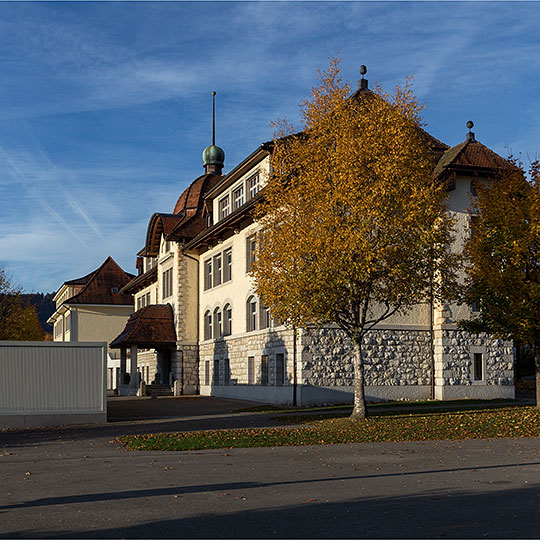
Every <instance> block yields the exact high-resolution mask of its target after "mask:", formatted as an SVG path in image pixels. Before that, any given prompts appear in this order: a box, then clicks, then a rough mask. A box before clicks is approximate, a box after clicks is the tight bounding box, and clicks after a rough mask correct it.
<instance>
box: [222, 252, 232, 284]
mask: <svg viewBox="0 0 540 540" xmlns="http://www.w3.org/2000/svg"><path fill="white" fill-rule="evenodd" d="M222 265H223V283H225V282H227V281H231V279H232V247H230V248H227V249H226V250H224V251H223V262H222Z"/></svg>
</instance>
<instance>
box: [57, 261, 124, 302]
mask: <svg viewBox="0 0 540 540" xmlns="http://www.w3.org/2000/svg"><path fill="white" fill-rule="evenodd" d="M87 277H89V279H88V281H87V282H86V284H85V285H84V287H83V288H82V289H81V290H80V291H79V292H78V293H77V294H76V295H75V296H72V297H71V298H68V299H67V300H66V301H65V302H64V304H106V305H118V306H131V305H133V298H132V297H131V295H128V294H122V293H120V292H119V291H120V289H121V288H122V287H123V286H124V285H126V284H127V283H128V282H129V281H130V280H131V279H132V278H133V277H134V276H133V274H128V273H127V272H124V270H122V268H120V266H118V264H117V263H116V261H115V260H114V259H113V258H112V257H107V259H106V260H105V262H104V263H103V264H102V265H101V266H100V267H99V268H98V269H97V270H94V272H91V273H90V274H88V276H85V278H87ZM85 278H79V279H85ZM73 281H77V280H73ZM66 283H69V282H66ZM115 290H116V291H117V292H114V291H115Z"/></svg>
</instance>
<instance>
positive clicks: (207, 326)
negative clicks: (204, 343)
mask: <svg viewBox="0 0 540 540" xmlns="http://www.w3.org/2000/svg"><path fill="white" fill-rule="evenodd" d="M204 339H212V313H210V310H208V311H207V312H206V313H205V314H204Z"/></svg>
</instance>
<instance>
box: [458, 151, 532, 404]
mask: <svg viewBox="0 0 540 540" xmlns="http://www.w3.org/2000/svg"><path fill="white" fill-rule="evenodd" d="M476 191H477V195H478V197H477V199H476V201H474V202H473V205H472V209H471V214H472V215H471V221H472V227H473V229H472V234H471V236H470V239H469V240H468V243H467V245H466V247H465V256H466V258H467V266H466V274H467V282H466V287H465V295H464V300H465V301H466V302H468V303H469V304H472V303H476V305H477V306H478V309H479V311H480V313H479V315H478V316H477V317H475V318H474V319H472V320H470V321H464V322H462V323H461V324H462V326H464V327H465V328H466V329H467V330H470V331H474V332H488V333H490V334H493V335H495V336H497V337H499V338H502V339H517V340H521V341H523V342H526V343H529V344H530V345H531V346H532V348H533V351H534V358H535V365H536V403H537V407H540V163H539V162H538V161H537V162H534V163H532V165H531V167H530V170H529V179H528V178H527V174H526V172H525V171H524V169H523V166H522V165H521V164H520V163H517V162H516V161H514V160H512V161H511V166H509V167H508V169H507V170H506V171H504V172H503V174H502V175H501V177H500V178H499V179H496V180H495V181H494V182H491V183H490V184H489V185H479V186H478V187H477V189H476Z"/></svg>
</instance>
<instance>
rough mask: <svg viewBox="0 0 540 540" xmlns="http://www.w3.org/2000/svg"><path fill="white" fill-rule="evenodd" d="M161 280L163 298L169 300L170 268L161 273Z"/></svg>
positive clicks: (170, 291)
mask: <svg viewBox="0 0 540 540" xmlns="http://www.w3.org/2000/svg"><path fill="white" fill-rule="evenodd" d="M162 278H163V284H162V293H163V298H169V296H172V268H169V269H168V270H165V272H163V276H162ZM145 300H146V299H145Z"/></svg>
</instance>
